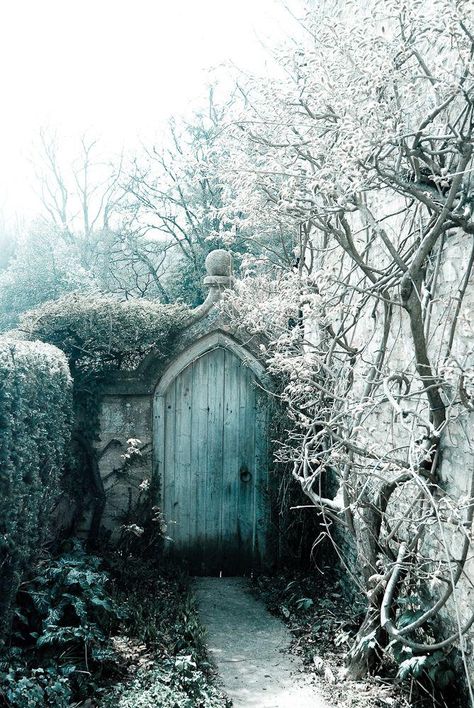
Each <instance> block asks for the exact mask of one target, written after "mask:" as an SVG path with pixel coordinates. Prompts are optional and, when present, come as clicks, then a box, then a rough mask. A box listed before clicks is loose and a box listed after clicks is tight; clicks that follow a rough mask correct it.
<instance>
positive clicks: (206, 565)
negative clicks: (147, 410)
mask: <svg viewBox="0 0 474 708" xmlns="http://www.w3.org/2000/svg"><path fill="white" fill-rule="evenodd" d="M265 399H266V396H265V394H264V393H263V392H262V390H261V388H260V387H259V386H258V385H257V382H256V380H255V376H254V374H253V372H252V371H251V370H250V369H249V368H248V367H247V366H245V364H244V362H242V361H241V359H240V358H239V357H238V356H236V355H235V354H234V353H233V352H231V351H230V350H228V349H225V348H223V347H217V348H215V349H213V350H211V351H208V352H206V353H205V354H203V355H201V356H199V357H198V358H196V359H195V360H194V361H193V362H192V363H191V364H189V365H188V366H187V367H186V368H185V369H184V370H183V371H181V373H179V374H178V375H177V376H176V378H175V379H174V380H173V381H172V382H171V383H170V384H169V386H168V388H167V390H166V393H165V397H164V406H163V412H164V418H165V420H164V425H163V426H162V430H163V432H164V446H163V450H164V459H163V463H162V472H161V474H162V506H163V511H164V515H165V519H166V520H167V523H168V530H167V534H168V536H169V537H170V539H171V540H170V542H169V543H168V550H169V551H170V552H171V553H173V554H175V555H177V556H180V557H186V558H187V559H188V561H189V563H190V565H191V568H192V570H193V572H196V573H201V574H207V573H218V572H219V571H222V572H223V573H224V574H238V573H242V572H250V571H251V570H252V569H253V568H255V567H258V566H259V565H260V564H261V562H262V560H263V559H264V556H265V540H266V533H267V480H268V464H267V405H266V400H265Z"/></svg>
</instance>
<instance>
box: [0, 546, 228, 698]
mask: <svg viewBox="0 0 474 708" xmlns="http://www.w3.org/2000/svg"><path fill="white" fill-rule="evenodd" d="M67 545H69V548H68V550H64V551H63V553H61V554H60V555H59V556H57V557H49V556H45V557H44V558H43V560H42V561H41V563H39V564H38V566H37V567H36V572H35V574H34V575H33V576H31V577H30V578H28V579H27V580H25V581H24V582H23V583H22V585H21V587H20V591H19V593H18V596H17V606H16V610H15V622H14V632H13V634H12V637H11V641H10V644H9V645H8V647H6V648H5V649H4V651H3V652H2V654H1V656H0V705H2V706H5V707H8V708H25V706H29V707H31V708H44V707H46V706H50V707H51V708H53V707H54V708H66V706H72V705H74V706H78V705H84V706H86V705H87V706H92V705H101V706H102V705H103V706H104V707H105V706H109V705H114V706H116V705H120V706H123V708H125V707H126V706H133V707H135V706H137V707H138V706H142V707H143V708H148V706H150V708H151V706H155V705H157V703H158V702H159V705H162V706H169V708H172V707H174V706H179V708H191V707H194V706H196V707H198V706H202V707H203V708H204V707H206V708H211V707H212V708H214V707H217V706H225V699H224V698H223V697H222V696H220V694H219V692H218V691H217V690H216V689H215V688H214V687H213V685H212V680H211V678H210V667H209V664H208V663H207V657H206V654H205V650H204V644H203V639H202V635H203V630H202V627H201V626H200V624H199V622H198V619H197V615H196V610H195V607H194V604H193V601H192V598H191V595H190V588H189V579H188V577H187V575H186V574H185V573H184V572H183V570H182V569H181V568H180V567H179V566H166V565H164V564H161V565H160V564H159V563H157V562H156V561H150V560H143V559H141V558H139V557H136V556H135V557H133V556H130V555H124V554H123V553H121V552H111V553H109V554H107V555H106V557H102V558H99V557H98V556H93V555H90V554H87V553H86V552H85V551H84V549H83V547H82V546H81V545H80V544H79V543H78V542H73V543H70V544H67ZM153 701H154V702H153Z"/></svg>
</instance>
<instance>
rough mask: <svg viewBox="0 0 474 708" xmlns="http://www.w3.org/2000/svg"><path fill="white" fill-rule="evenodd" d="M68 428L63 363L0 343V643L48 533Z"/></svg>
mask: <svg viewBox="0 0 474 708" xmlns="http://www.w3.org/2000/svg"><path fill="white" fill-rule="evenodd" d="M70 428H71V377H70V374H69V369H68V366H67V362H66V359H65V357H64V355H63V354H62V353H61V352H60V351H58V350H57V349H56V348H55V347H52V346H49V345H46V344H41V343H39V342H19V341H13V340H11V339H8V338H3V339H0V640H3V639H5V637H6V635H7V634H8V631H9V627H10V623H11V616H12V603H13V601H14V598H15V595H16V591H17V589H18V586H19V583H20V581H21V578H22V576H23V574H24V572H25V570H26V569H28V568H29V567H30V566H31V564H32V562H33V561H34V559H35V556H36V554H37V552H38V549H39V548H40V547H41V544H42V543H43V541H44V540H45V537H46V535H47V532H48V522H49V518H50V515H51V511H52V509H53V507H54V504H55V502H56V500H57V498H58V495H59V478H60V475H61V471H62V467H63V462H64V451H65V446H66V443H67V442H68V440H69V438H70Z"/></svg>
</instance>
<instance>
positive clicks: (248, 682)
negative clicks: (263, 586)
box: [195, 578, 330, 708]
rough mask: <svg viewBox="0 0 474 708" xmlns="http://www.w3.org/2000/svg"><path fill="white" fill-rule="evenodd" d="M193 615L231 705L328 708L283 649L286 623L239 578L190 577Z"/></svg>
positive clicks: (243, 707) (287, 641)
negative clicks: (195, 610) (204, 635)
mask: <svg viewBox="0 0 474 708" xmlns="http://www.w3.org/2000/svg"><path fill="white" fill-rule="evenodd" d="M195 588H196V594H197V601H198V607H199V614H200V617H201V621H202V623H203V625H204V626H205V627H206V629H207V645H208V650H209V654H210V657H211V659H212V660H213V661H214V663H215V664H216V666H217V669H218V671H219V675H220V678H221V685H222V688H223V690H224V691H225V692H226V693H227V695H228V696H229V697H230V698H231V699H232V701H233V706H234V708H330V706H329V705H328V704H327V703H326V702H325V701H324V700H323V699H322V698H321V696H320V695H319V694H318V693H317V691H316V688H315V687H314V686H312V685H309V684H308V683H305V679H304V677H303V676H302V675H301V674H300V673H299V671H298V669H299V665H298V662H297V660H296V659H295V658H294V657H292V656H291V655H290V654H288V653H287V652H286V650H287V649H288V647H289V644H290V641H291V635H290V632H289V631H288V629H287V627H286V626H285V625H284V624H283V622H281V621H280V620H279V619H278V618H277V617H273V615H271V614H270V613H269V612H268V610H267V609H266V608H265V606H264V605H263V604H262V603H261V602H259V601H258V600H257V599H256V598H254V597H253V596H252V595H251V594H250V592H249V589H248V584H247V582H246V580H245V579H243V578H196V580H195Z"/></svg>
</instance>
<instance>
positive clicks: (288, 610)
mask: <svg viewBox="0 0 474 708" xmlns="http://www.w3.org/2000/svg"><path fill="white" fill-rule="evenodd" d="M321 578H322V579H323V578H324V583H323V584H321V587H320V588H318V582H317V577H316V576H315V575H312V576H308V575H304V574H300V575H298V574H296V573H292V574H291V575H290V574H289V575H285V574H282V575H278V576H271V577H270V576H259V577H258V578H256V579H255V581H254V585H253V588H254V592H255V593H256V594H257V595H258V596H259V597H261V598H262V599H263V600H264V601H265V603H266V604H267V606H268V608H269V610H270V611H271V612H272V613H274V614H276V615H277V616H278V617H280V618H281V619H283V620H284V621H285V623H286V624H287V625H288V627H289V628H290V630H291V632H292V634H293V642H292V647H291V650H292V651H293V652H294V653H295V654H297V655H299V656H301V657H302V659H303V663H304V667H305V670H306V671H307V672H308V673H309V674H316V675H317V676H318V677H320V679H321V687H322V691H323V694H324V695H326V696H327V697H328V698H330V699H331V701H332V702H333V704H334V705H335V706H337V707H338V708H385V707H387V708H408V707H414V706H416V708H462V706H463V705H465V703H463V698H462V696H461V694H460V693H459V692H458V691H457V689H456V688H455V687H454V685H453V684H454V674H453V673H452V669H451V668H449V666H448V665H446V666H441V665H440V668H441V669H442V670H443V671H446V672H448V675H449V676H451V680H452V686H451V695H450V696H449V699H448V698H447V697H446V696H445V697H443V695H442V691H441V690H440V687H439V686H435V684H434V682H433V681H432V679H431V677H430V676H429V674H428V671H429V667H426V669H427V670H426V671H425V672H423V671H422V669H423V667H420V671H417V670H416V669H417V667H413V668H414V670H413V671H411V672H406V673H405V674H401V673H400V669H399V667H397V666H395V665H394V664H393V663H392V664H389V662H388V661H387V657H386V656H384V657H383V658H381V663H380V664H379V667H378V673H377V674H376V675H373V676H368V677H367V678H365V679H363V680H359V681H351V680H348V679H347V677H346V675H345V671H346V670H345V657H346V654H347V651H348V649H349V647H350V646H351V644H352V642H353V640H354V637H355V636H356V634H357V631H358V628H359V624H360V622H361V621H362V618H363V616H364V607H363V605H362V604H361V603H360V604H359V603H358V602H357V600H355V601H354V600H353V599H352V601H351V599H350V598H348V596H347V590H346V587H345V583H344V581H343V579H341V578H337V577H335V576H334V573H333V572H332V569H331V568H329V567H328V568H325V575H324V576H321ZM328 578H329V579H328ZM446 660H447V658H446V657H443V661H444V662H446ZM437 668H438V667H437ZM397 669H398V671H397Z"/></svg>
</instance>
